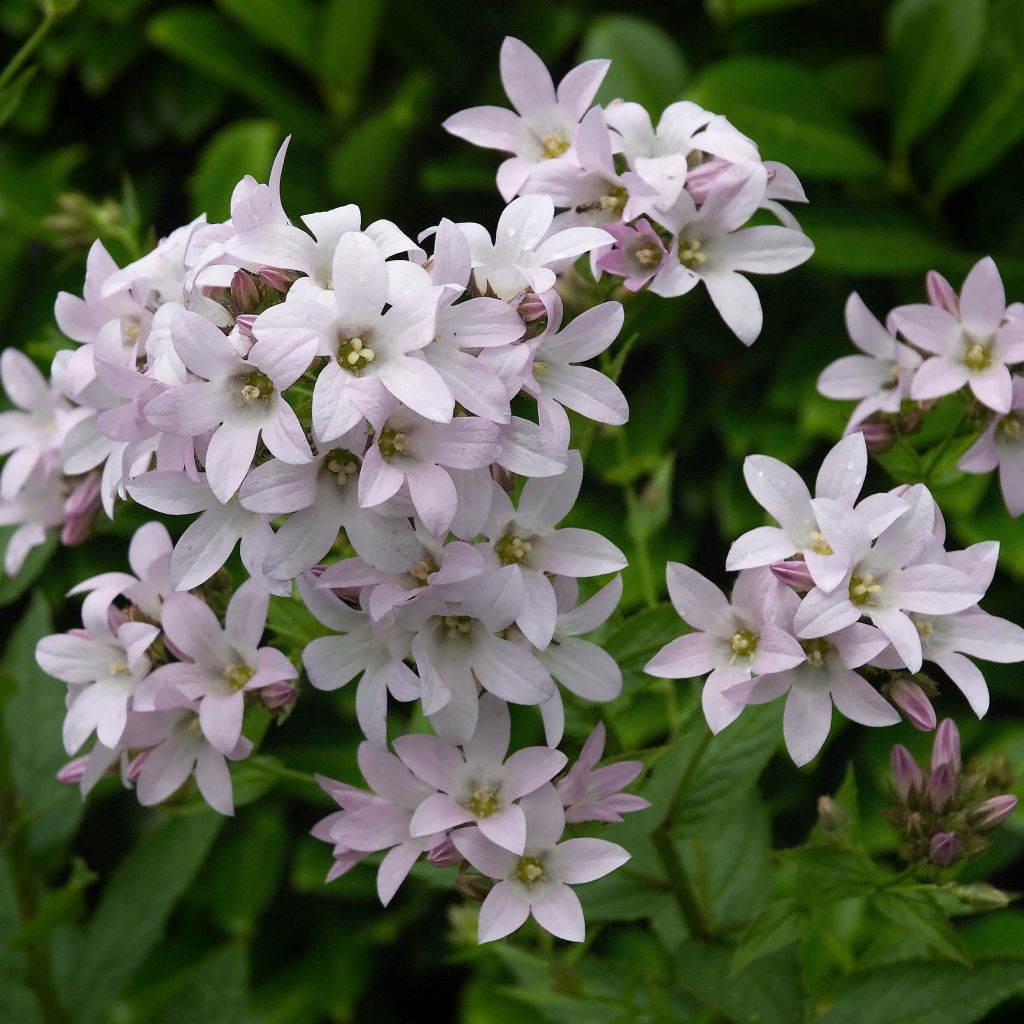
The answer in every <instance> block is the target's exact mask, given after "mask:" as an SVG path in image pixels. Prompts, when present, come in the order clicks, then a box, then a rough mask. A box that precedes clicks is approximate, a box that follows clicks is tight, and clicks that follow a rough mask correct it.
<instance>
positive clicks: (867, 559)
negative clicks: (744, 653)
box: [793, 484, 985, 672]
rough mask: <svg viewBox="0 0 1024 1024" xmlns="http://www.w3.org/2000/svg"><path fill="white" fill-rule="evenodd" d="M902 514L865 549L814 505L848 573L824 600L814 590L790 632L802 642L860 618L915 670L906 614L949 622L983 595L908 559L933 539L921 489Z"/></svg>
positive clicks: (849, 526)
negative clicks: (838, 543) (847, 555)
mask: <svg viewBox="0 0 1024 1024" xmlns="http://www.w3.org/2000/svg"><path fill="white" fill-rule="evenodd" d="M903 499H904V501H906V503H907V505H908V506H909V507H908V509H907V511H906V512H904V513H903V515H902V516H900V518H899V519H897V520H896V521H895V522H894V523H893V524H892V525H891V526H889V527H888V528H886V529H885V530H884V531H883V532H882V533H881V534H880V535H879V536H878V538H877V540H875V541H874V542H872V540H871V537H870V533H869V531H868V529H867V527H866V526H865V525H864V524H863V523H861V522H858V521H857V520H855V519H850V518H849V517H848V516H844V517H843V519H842V522H841V523H840V522H839V521H838V517H836V518H835V519H834V518H833V513H834V511H835V508H834V507H832V505H831V504H830V503H825V502H818V503H816V506H815V511H816V512H817V515H818V517H819V519H821V520H822V522H823V523H824V524H825V528H826V529H828V530H829V531H830V533H834V534H835V536H837V537H839V536H842V537H843V540H842V543H843V546H844V548H847V549H849V550H851V551H853V552H855V554H854V557H853V560H852V568H851V569H850V570H849V572H848V573H847V574H846V576H845V577H844V579H843V581H842V582H841V583H840V584H839V585H838V586H837V587H835V588H834V589H833V590H831V591H829V592H827V593H826V592H825V591H823V590H822V589H821V588H820V587H815V589H814V590H812V591H811V592H810V593H809V594H807V596H806V597H805V598H804V599H803V601H802V602H801V603H800V607H799V608H798V609H797V611H796V615H795V616H794V620H793V624H794V626H795V628H796V634H797V636H798V637H800V638H801V639H802V640H813V639H817V638H819V637H827V636H831V635H832V634H833V633H836V632H838V631H839V630H840V629H843V628H844V627H846V626H850V625H852V624H853V623H855V622H857V621H858V620H859V619H860V618H861V617H862V616H866V617H867V618H868V619H870V620H871V622H872V623H873V624H874V625H875V626H877V627H878V628H879V629H880V630H881V631H882V632H883V633H885V635H886V636H888V638H889V640H890V641H891V642H892V645H893V647H895V648H896V651H897V652H898V654H899V656H900V657H901V658H902V659H903V663H904V664H905V665H906V667H907V669H908V670H909V671H911V672H919V671H920V670H921V661H922V652H921V636H920V634H919V633H918V630H917V627H916V626H915V625H914V623H913V621H912V620H911V618H910V616H909V614H908V613H910V612H918V613H921V614H923V615H950V614H953V613H954V612H961V611H964V610H965V609H966V608H969V607H970V606H971V605H973V604H976V603H977V602H978V601H980V600H981V598H982V596H983V595H984V593H985V587H983V586H980V585H979V584H978V583H977V581H976V580H974V579H972V578H971V577H970V576H968V575H967V574H966V573H965V572H962V571H960V570H958V569H954V568H952V567H951V566H948V565H943V564H939V563H928V564H920V563H915V561H914V559H915V557H916V556H917V554H918V553H919V552H920V551H921V549H922V548H924V547H925V545H926V544H927V543H928V541H929V540H930V539H931V538H932V527H933V525H934V522H935V502H934V501H933V500H932V496H931V494H930V493H929V492H928V489H927V488H926V487H925V486H924V485H923V484H916V485H915V486H914V487H911V488H910V489H909V490H907V491H906V492H905V493H904V495H903Z"/></svg>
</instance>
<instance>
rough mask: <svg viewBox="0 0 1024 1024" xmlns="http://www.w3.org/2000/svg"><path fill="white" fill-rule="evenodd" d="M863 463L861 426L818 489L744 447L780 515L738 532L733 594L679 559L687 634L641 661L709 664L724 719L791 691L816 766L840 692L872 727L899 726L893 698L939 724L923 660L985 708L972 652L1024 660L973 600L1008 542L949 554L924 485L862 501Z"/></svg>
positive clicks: (1017, 643)
mask: <svg viewBox="0 0 1024 1024" xmlns="http://www.w3.org/2000/svg"><path fill="white" fill-rule="evenodd" d="M866 471H867V448H866V443H865V441H864V437H863V435H862V434H860V433H853V434H850V435H849V436H848V437H846V438H844V439H843V440H842V441H840V442H839V444H837V445H836V446H835V447H834V448H833V449H832V450H831V452H829V454H828V456H827V457H826V458H825V460H824V461H823V463H822V466H821V470H820V472H819V473H818V477H817V481H816V484H815V496H814V497H812V496H811V494H810V492H809V490H808V488H807V486H806V485H805V484H804V482H803V480H802V479H801V478H800V477H799V476H798V475H797V473H796V472H794V471H793V470H792V469H790V468H789V467H788V466H786V465H785V464H784V463H782V462H779V461H778V460H776V459H772V458H769V457H767V456H763V455H753V456H750V457H748V458H747V460H746V462H745V463H744V475H745V477H746V481H747V486H748V487H749V488H750V492H751V494H752V495H753V496H754V498H755V499H756V500H757V501H758V503H759V504H760V505H761V506H762V507H763V508H764V509H765V510H766V511H767V512H768V513H769V514H770V515H771V516H772V517H773V518H774V519H775V521H776V523H777V524H778V525H776V526H763V527H758V528H757V529H754V530H752V531H750V532H749V533H746V534H744V535H743V536H742V537H740V538H739V539H738V540H737V541H736V542H735V543H734V544H733V545H732V548H731V549H730V551H729V555H728V559H727V562H726V568H727V569H730V570H740V572H739V575H738V577H737V579H736V583H735V586H734V587H733V592H732V599H731V601H730V600H728V599H727V598H726V597H725V595H724V594H723V593H722V592H721V591H720V590H719V589H718V587H716V586H715V585H714V584H713V583H711V582H710V581H709V580H707V579H705V578H704V577H703V576H701V575H700V574H699V573H697V572H695V571H694V570H693V569H690V568H688V567H687V566H685V565H678V564H670V565H669V567H668V587H669V594H670V596H671V598H672V602H673V604H674V605H675V607H676V610H677V611H678V612H679V614H680V616H681V617H682V618H683V620H684V621H685V622H687V623H688V624H689V625H690V626H691V628H692V629H693V632H691V633H688V634H686V635H685V636H682V637H680V638H679V639H677V640H673V641H672V642H671V643H669V644H668V645H666V646H665V647H664V648H663V649H662V650H661V651H660V652H659V653H658V654H657V655H656V656H655V657H654V658H653V659H652V660H651V661H650V662H649V663H648V665H647V667H646V671H647V672H648V673H650V674H651V675H655V676H660V677H663V678H670V679H682V678H692V677H697V676H703V675H704V674H706V673H708V672H710V673H711V674H710V675H709V676H708V679H707V681H706V682H705V684H704V689H703V707H704V713H705V716H706V718H707V720H708V724H709V725H710V727H711V729H712V730H713V731H714V732H718V731H719V730H721V729H724V728H725V727H726V726H727V725H729V724H730V723H731V722H733V721H734V720H735V719H736V718H737V717H739V715H740V714H741V713H742V711H743V709H744V707H745V706H746V705H748V704H761V703H766V702H769V701H772V700H776V699H777V698H779V697H782V696H783V695H785V696H786V706H785V715H784V726H783V728H784V734H785V740H786V746H787V748H788V750H789V752H790V755H791V756H792V758H793V760H794V761H795V762H796V763H797V764H806V763H807V762H808V761H810V760H811V759H812V758H813V757H814V756H815V755H816V754H817V753H818V751H819V750H820V749H821V747H822V745H823V744H824V742H825V739H826V738H827V736H828V733H829V729H830V727H831V720H832V706H833V705H835V707H836V708H838V710H839V711H840V712H841V713H842V714H843V715H845V716H846V717H847V718H850V719H852V720H853V721H855V722H859V723H860V724H862V725H869V726H884V725H892V724H895V723H896V722H898V721H899V720H900V716H899V713H898V712H897V710H896V707H897V706H899V707H901V708H903V709H904V710H906V709H907V708H909V709H910V710H909V711H908V718H910V719H911V721H913V722H914V724H916V725H918V727H922V728H934V725H935V717H934V712H932V711H931V707H930V704H929V703H928V700H927V692H928V690H931V689H932V688H933V684H932V683H931V682H930V680H927V679H925V678H924V677H919V678H918V681H915V679H913V678H909V677H914V676H915V675H916V674H917V673H920V671H921V667H922V664H923V662H924V661H929V662H931V663H932V664H934V665H936V666H937V667H938V668H940V669H942V671H943V672H944V673H945V674H946V675H947V676H948V677H949V679H950V680H951V681H952V682H953V683H954V685H955V686H957V687H958V688H959V689H960V690H961V692H962V693H963V694H964V696H965V697H966V698H967V701H968V703H969V704H970V706H971V708H972V709H973V710H974V712H975V713H976V714H977V715H979V716H981V715H984V714H985V712H986V711H987V710H988V688H987V686H986V684H985V679H984V676H983V675H982V674H981V671H980V670H979V669H978V667H977V666H976V665H975V664H974V662H973V661H971V657H978V658H983V659H985V660H988V661H998V662H1015V661H1020V660H1024V629H1021V628H1020V627H1019V626H1017V625H1015V624H1014V623H1012V622H1009V621H1007V620H1005V619H1001V618H998V617H996V616H993V615H990V614H988V613H987V612H984V611H982V610H981V609H980V608H979V607H978V602H979V601H980V600H981V599H982V597H983V596H984V594H985V591H986V590H987V589H988V586H989V584H990V582H991V580H992V576H993V573H994V572H995V565H996V558H997V556H998V545H997V544H995V543H991V542H985V543H981V544H975V545H973V546H972V547H970V548H968V549H966V550H965V551H952V552H947V551H946V550H945V547H944V539H945V529H944V525H943V521H942V517H941V515H940V514H939V511H938V508H937V506H936V505H935V502H934V500H933V499H932V496H931V494H930V493H929V491H928V489H927V488H926V487H924V485H922V484H918V485H916V486H914V487H910V488H900V489H898V491H899V493H895V492H894V493H889V494H874V495H870V496H868V497H866V498H863V499H861V500H859V501H858V497H859V495H860V491H861V488H862V486H863V483H864V478H865V474H866ZM969 656H970V657H969ZM921 683H924V685H921ZM887 698H888V699H887ZM922 703H923V705H924V707H922V706H921V705H922ZM929 715H930V720H929Z"/></svg>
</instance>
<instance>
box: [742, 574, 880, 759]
mask: <svg viewBox="0 0 1024 1024" xmlns="http://www.w3.org/2000/svg"><path fill="white" fill-rule="evenodd" d="M779 598H780V599H779V601H778V605H777V607H778V611H779V613H780V615H781V621H782V622H783V623H784V624H785V627H786V628H787V630H788V631H789V632H792V631H793V615H794V613H795V611H796V609H797V608H798V607H799V605H800V601H799V598H798V597H797V596H796V594H794V593H793V592H792V591H790V590H784V591H781V592H780V593H779ZM888 645H889V638H888V637H887V636H886V635H885V634H884V633H883V632H882V631H881V630H879V629H876V628H875V627H874V626H869V625H866V624H865V623H862V622H855V623H853V625H850V626H845V627H844V628H842V629H840V630H837V631H836V632H835V633H832V634H830V635H829V636H828V637H827V638H819V639H817V640H810V641H806V642H805V643H804V644H803V649H804V652H805V654H806V659H805V660H804V661H802V662H801V663H800V664H799V665H794V666H793V667H792V668H789V669H786V670H784V671H782V672H774V673H769V674H766V675H763V676H760V677H758V678H756V679H753V680H751V681H749V682H745V683H740V684H738V685H736V686H731V687H729V688H727V689H726V690H725V696H726V697H727V698H728V699H729V700H733V701H736V702H737V703H741V704H767V703H768V702H770V701H773V700H777V699H778V698H779V697H782V696H784V695H785V697H786V708H785V712H784V714H783V722H782V732H783V736H784V737H785V740H786V749H787V750H788V751H789V755H790V757H792V758H793V761H794V763H795V764H797V765H805V764H807V762H808V761H810V760H811V759H812V758H814V757H816V756H817V754H818V751H819V750H821V748H822V746H823V745H824V743H825V740H826V738H827V737H828V733H829V729H830V728H831V726H832V706H833V705H835V706H836V707H837V708H838V709H839V711H840V712H841V713H842V714H844V715H845V716H846V717H847V718H849V719H850V720H851V721H854V722H858V723H859V724H861V725H868V726H884V725H895V724H896V723H897V722H899V720H900V716H899V712H898V711H897V710H896V709H895V708H894V707H893V706H892V705H891V704H890V703H889V702H888V701H887V700H886V699H885V698H884V697H883V696H882V695H881V694H880V693H879V692H878V691H877V690H876V689H875V688H874V687H873V686H872V685H871V684H870V683H869V682H868V681H867V680H866V679H865V678H864V677H863V676H861V675H860V674H858V673H857V672H855V671H854V669H857V668H860V667H861V666H862V665H866V664H867V663H868V662H869V661H871V659H872V658H874V657H875V656H876V655H878V654H879V653H880V652H881V651H883V650H884V649H885V648H886V647H888Z"/></svg>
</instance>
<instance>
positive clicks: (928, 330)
mask: <svg viewBox="0 0 1024 1024" xmlns="http://www.w3.org/2000/svg"><path fill="white" fill-rule="evenodd" d="M892 315H893V320H894V322H895V324H896V326H897V327H898V328H899V330H900V332H901V333H902V334H903V336H904V337H905V338H906V339H907V340H908V341H909V342H910V343H911V344H912V345H916V346H917V347H918V348H920V349H924V351H925V352H928V353H931V357H930V358H929V359H926V360H925V361H924V362H923V363H922V364H921V366H920V367H919V368H918V370H917V372H916V373H915V374H914V380H913V383H912V384H911V385H910V397H911V398H913V399H915V400H917V401H924V400H927V399H930V398H941V397H942V396H943V395H949V394H952V393H953V392H954V391H959V390H960V389H961V388H962V387H963V386H964V385H965V384H966V385H967V386H968V387H970V389H971V391H972V392H973V393H974V397H975V398H977V399H978V401H979V402H981V403H982V404H983V405H987V406H988V407H989V408H990V409H994V410H995V411H996V412H1000V413H1008V412H1009V411H1010V407H1011V405H1012V404H1013V383H1012V381H1011V379H1010V371H1009V368H1008V367H1009V366H1011V365H1012V364H1014V363H1020V362H1024V322H1021V321H1019V320H1008V319H1006V292H1005V291H1004V289H1003V282H1002V278H1000V276H999V270H998V268H997V267H996V265H995V261H994V260H993V259H992V257H991V256H986V257H985V258H984V259H983V260H979V261H978V262H977V263H976V264H975V265H974V267H973V268H972V269H971V272H970V273H969V274H968V275H967V278H966V279H965V280H964V285H963V288H962V289H961V291H960V312H959V316H957V315H956V314H954V313H951V312H949V310H947V309H945V308H943V307H939V306H934V305H931V304H928V303H921V304H917V305H910V306H900V307H898V308H897V309H894V310H893V313H892Z"/></svg>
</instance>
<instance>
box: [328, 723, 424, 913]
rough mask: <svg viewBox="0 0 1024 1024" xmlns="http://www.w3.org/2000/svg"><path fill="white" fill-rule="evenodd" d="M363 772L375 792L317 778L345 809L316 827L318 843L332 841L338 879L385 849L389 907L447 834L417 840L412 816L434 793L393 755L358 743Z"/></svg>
mask: <svg viewBox="0 0 1024 1024" xmlns="http://www.w3.org/2000/svg"><path fill="white" fill-rule="evenodd" d="M357 756H358V758H359V770H360V771H361V772H362V773H363V778H364V779H366V782H367V784H368V785H369V787H370V789H371V790H372V791H373V792H372V793H363V792H361V791H360V790H357V789H354V788H353V787H351V786H346V785H344V784H343V783H340V782H335V781H333V780H332V779H327V778H324V777H323V776H318V777H317V781H318V782H319V783H320V785H321V786H323V788H324V789H325V790H326V791H327V792H328V793H330V795H331V796H332V797H334V799H335V800H337V801H338V803H339V804H340V805H341V806H342V808H343V810H342V811H341V812H335V813H334V814H331V815H329V816H328V817H327V818H325V819H324V820H323V821H321V822H319V824H318V825H317V826H316V828H315V829H314V832H313V834H314V835H315V836H316V837H317V838H318V839H323V840H325V841H326V842H330V843H334V851H335V853H334V855H335V860H336V865H335V867H334V868H333V869H332V870H331V873H330V874H329V875H328V879H331V878H337V877H338V876H339V875H342V874H344V873H345V871H347V870H348V869H349V868H350V867H351V866H352V865H353V864H355V863H358V862H359V861H360V860H362V858H363V857H365V856H366V854H368V853H376V852H378V851H381V850H387V851H388V852H387V853H386V854H385V855H384V859H383V860H382V861H381V863H380V867H379V868H378V870H377V895H378V896H379V897H380V901H381V903H383V904H384V906H387V905H388V904H389V903H390V902H391V900H392V897H393V896H394V895H395V893H396V892H397V891H398V888H399V886H400V885H401V884H402V882H404V881H405V879H406V877H407V876H408V874H409V872H410V871H411V870H412V866H413V864H415V863H416V861H417V860H419V858H420V855H421V854H423V853H427V852H429V851H430V850H432V849H433V848H434V847H435V846H438V845H439V844H440V843H441V842H443V840H444V835H443V833H442V834H435V835H430V836H418V837H413V836H410V834H409V823H410V821H411V820H412V815H413V812H414V811H415V810H416V808H417V807H419V805H420V804H421V803H422V802H423V801H424V800H425V799H426V798H427V797H429V796H430V795H431V794H432V793H433V792H434V791H433V790H432V789H431V787H430V786H428V785H427V784H426V783H425V782H422V781H421V780H420V779H418V778H417V777H416V776H415V775H413V773H412V772H411V771H409V769H408V768H406V767H405V765H404V764H402V762H401V761H400V760H399V759H398V758H397V757H395V755H394V754H392V753H390V752H389V751H387V750H381V749H380V748H378V747H376V746H374V744H372V743H361V744H360V745H359V752H358V755H357Z"/></svg>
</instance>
